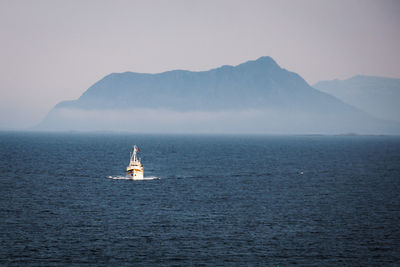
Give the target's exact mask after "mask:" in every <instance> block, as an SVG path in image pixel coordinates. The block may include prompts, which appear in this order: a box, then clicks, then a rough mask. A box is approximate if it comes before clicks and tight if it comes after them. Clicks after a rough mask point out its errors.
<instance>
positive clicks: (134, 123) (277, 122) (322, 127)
mask: <svg viewBox="0 0 400 267" xmlns="http://www.w3.org/2000/svg"><path fill="white" fill-rule="evenodd" d="M33 129H37V130H51V131H76V130H77V131H107V132H124V131H125V132H133V133H194V134H199V133H207V134H221V133H222V134H223V133H229V134H347V133H360V134H398V133H400V124H396V123H386V122H384V121H379V120H374V119H373V118H372V119H371V118H369V117H367V116H364V114H363V113H361V112H360V114H358V116H351V117H346V116H345V115H344V114H341V113H329V111H327V112H325V113H312V112H306V111H299V110H296V109H293V110H290V109H289V110H287V109H278V108H263V109H251V108H249V109H243V110H234V109H225V110H220V111H212V110H211V111H176V110H171V109H162V108H154V109H112V110H98V109H71V108H60V109H55V110H52V111H51V112H50V113H49V115H48V116H47V117H46V119H45V120H44V121H43V122H42V123H40V124H39V125H38V126H37V127H34V128H33Z"/></svg>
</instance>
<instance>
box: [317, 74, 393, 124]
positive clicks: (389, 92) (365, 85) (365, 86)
mask: <svg viewBox="0 0 400 267" xmlns="http://www.w3.org/2000/svg"><path fill="white" fill-rule="evenodd" d="M313 87H314V88H316V89H318V90H320V91H322V92H326V93H329V94H331V95H333V96H335V97H337V98H339V99H340V100H342V101H343V102H345V103H348V104H351V105H353V106H355V107H357V108H359V109H361V110H364V111H366V112H368V113H370V114H371V115H373V116H375V117H377V118H381V119H386V120H393V121H398V122H400V105H399V103H400V79H394V78H384V77H375V76H361V75H358V76H354V77H352V78H350V79H347V80H332V81H321V82H318V83H317V84H315V85H314V86H313Z"/></svg>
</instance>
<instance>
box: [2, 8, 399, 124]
mask: <svg viewBox="0 0 400 267" xmlns="http://www.w3.org/2000/svg"><path fill="white" fill-rule="evenodd" d="M0 38H1V42H0V73H1V74H0V129H24V128H27V127H30V126H33V125H35V124H36V123H38V122H39V121H40V120H41V119H42V118H43V117H44V116H45V115H46V113H47V112H48V111H49V110H50V109H51V108H52V107H53V106H54V105H55V104H56V103H58V102H59V101H62V100H71V99H76V98H78V97H79V96H80V95H81V94H82V93H83V92H84V91H85V90H86V89H87V88H88V87H90V86H91V85H92V84H93V83H95V82H96V81H98V80H99V79H101V78H102V77H104V76H105V75H107V74H109V73H112V72H125V71H134V72H149V73H158V72H163V71H167V70H173V69H187V70H193V71H198V70H208V69H210V68H215V67H219V66H221V65H237V64H240V63H242V62H245V61H248V60H253V59H256V58H258V57H260V56H271V57H272V58H274V59H275V61H276V62H277V63H278V64H279V65H280V66H281V67H283V68H285V69H288V70H291V71H294V72H297V73H298V74H299V75H301V76H302V77H303V78H304V79H305V80H306V81H307V82H309V83H310V84H313V83H315V82H317V81H320V80H331V79H335V78H338V79H346V78H349V77H351V76H353V75H356V74H365V75H377V76H387V77H397V78H400V53H399V47H400V1H397V0H393V1H390V0H375V1H371V0H358V1H354V0H332V1H323V0H293V1H286V0H284V1H282V0H277V1H267V0H264V1H261V0H260V1H256V0H254V1H253V0H243V1H234V0H232V1H227V0H211V1H207V0H200V1H190V0H186V1H183V0H179V1H178V0H168V1H167V0H164V1H151V0H147V1H133V0H132V1H120V0H110V1H101V0H93V1H84V0H76V1H71V0H65V1H57V0H43V1H40V0H36V1H32V0H26V1H19V0H9V1H8V0H0Z"/></svg>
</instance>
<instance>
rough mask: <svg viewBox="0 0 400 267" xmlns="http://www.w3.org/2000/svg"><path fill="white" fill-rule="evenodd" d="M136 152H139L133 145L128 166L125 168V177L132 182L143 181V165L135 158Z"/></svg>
mask: <svg viewBox="0 0 400 267" xmlns="http://www.w3.org/2000/svg"><path fill="white" fill-rule="evenodd" d="M137 152H140V149H139V148H138V147H137V146H136V145H134V146H133V153H131V159H130V161H129V165H128V167H126V177H128V178H131V179H133V180H143V164H142V163H141V162H140V159H139V158H138V157H137V155H136V153H137Z"/></svg>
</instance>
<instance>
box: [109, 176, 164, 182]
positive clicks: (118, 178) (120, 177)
mask: <svg viewBox="0 0 400 267" xmlns="http://www.w3.org/2000/svg"><path fill="white" fill-rule="evenodd" d="M107 178H109V179H113V180H133V181H142V180H160V178H158V177H155V176H150V177H143V178H140V179H138V178H135V179H132V178H129V177H125V176H108V177H107Z"/></svg>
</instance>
